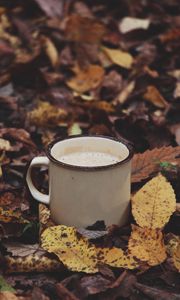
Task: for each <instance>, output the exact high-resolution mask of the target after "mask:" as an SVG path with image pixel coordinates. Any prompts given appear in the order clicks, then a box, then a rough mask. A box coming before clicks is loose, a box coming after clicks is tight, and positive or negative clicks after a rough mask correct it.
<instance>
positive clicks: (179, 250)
mask: <svg viewBox="0 0 180 300" xmlns="http://www.w3.org/2000/svg"><path fill="white" fill-rule="evenodd" d="M173 262H174V265H175V267H176V269H177V270H178V271H179V272H180V239H179V243H178V245H177V247H176V249H175V251H174V254H173Z"/></svg>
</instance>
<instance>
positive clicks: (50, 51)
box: [41, 36, 59, 67]
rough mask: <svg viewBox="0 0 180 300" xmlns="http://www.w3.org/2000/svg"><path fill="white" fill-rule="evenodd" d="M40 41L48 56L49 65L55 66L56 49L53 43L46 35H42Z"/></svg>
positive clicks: (56, 60) (56, 58) (56, 61)
mask: <svg viewBox="0 0 180 300" xmlns="http://www.w3.org/2000/svg"><path fill="white" fill-rule="evenodd" d="M41 39H42V43H43V46H44V49H45V52H46V55H47V56H48V58H49V60H50V62H51V65H52V66H53V67H55V66H56V65H57V64H58V58H59V56H58V51H57V49H56V47H55V45H54V44H53V42H52V41H51V40H50V39H49V38H48V37H46V36H42V37H41Z"/></svg>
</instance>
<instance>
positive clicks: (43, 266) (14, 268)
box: [4, 254, 64, 274]
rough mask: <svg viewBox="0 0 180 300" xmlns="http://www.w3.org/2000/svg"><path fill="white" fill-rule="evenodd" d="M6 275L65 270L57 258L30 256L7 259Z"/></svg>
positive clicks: (8, 256) (7, 256)
mask: <svg viewBox="0 0 180 300" xmlns="http://www.w3.org/2000/svg"><path fill="white" fill-rule="evenodd" d="M4 258H5V265H6V273H8V274H11V273H22V272H28V273H29V272H53V271H57V270H64V267H63V265H62V264H61V262H59V261H58V260H57V259H55V258H51V257H48V256H47V255H46V254H44V255H38V254H30V255H28V256H25V257H21V256H20V257H19V256H14V257H13V256H10V255H6V256H5V257H4Z"/></svg>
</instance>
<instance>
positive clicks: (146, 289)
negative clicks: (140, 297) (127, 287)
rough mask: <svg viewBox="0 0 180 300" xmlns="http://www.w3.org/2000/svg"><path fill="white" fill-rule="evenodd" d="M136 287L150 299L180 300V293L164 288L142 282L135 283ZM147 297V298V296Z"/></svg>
mask: <svg viewBox="0 0 180 300" xmlns="http://www.w3.org/2000/svg"><path fill="white" fill-rule="evenodd" d="M135 287H136V288H137V289H138V290H139V291H140V292H141V293H143V294H144V295H146V296H147V297H148V299H153V300H180V295H179V294H175V293H172V292H169V291H166V290H163V289H159V288H155V287H151V286H148V285H145V284H142V283H139V282H137V283H135ZM146 299H147V298H146Z"/></svg>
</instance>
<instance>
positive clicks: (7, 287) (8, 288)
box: [0, 276, 15, 299]
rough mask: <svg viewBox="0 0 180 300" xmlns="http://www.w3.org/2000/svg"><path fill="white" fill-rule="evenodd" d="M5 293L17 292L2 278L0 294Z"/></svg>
mask: <svg viewBox="0 0 180 300" xmlns="http://www.w3.org/2000/svg"><path fill="white" fill-rule="evenodd" d="M4 291H9V292H15V290H14V289H13V288H12V287H11V286H10V285H9V284H8V283H7V282H6V280H5V279H4V278H3V277H2V276H0V292H4ZM0 299H1V298H0Z"/></svg>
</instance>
